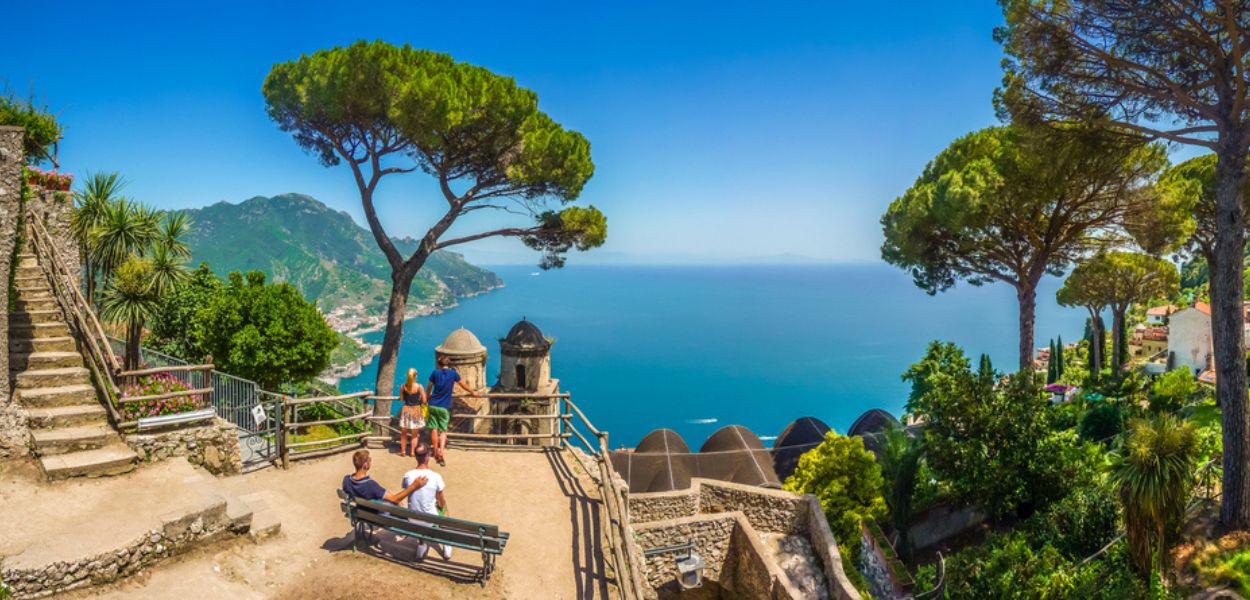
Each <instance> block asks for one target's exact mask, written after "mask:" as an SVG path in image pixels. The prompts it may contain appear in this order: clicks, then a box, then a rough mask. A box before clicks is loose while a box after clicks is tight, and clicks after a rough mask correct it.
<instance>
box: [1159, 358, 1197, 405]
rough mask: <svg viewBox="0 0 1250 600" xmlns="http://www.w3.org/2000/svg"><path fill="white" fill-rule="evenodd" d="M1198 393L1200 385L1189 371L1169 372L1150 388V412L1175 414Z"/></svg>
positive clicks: (1177, 370)
mask: <svg viewBox="0 0 1250 600" xmlns="http://www.w3.org/2000/svg"><path fill="white" fill-rule="evenodd" d="M1197 391H1198V383H1197V382H1195V381H1194V376H1193V374H1192V373H1190V372H1189V369H1176V370H1174V371H1168V372H1167V373H1164V374H1163V375H1160V376H1159V377H1158V378H1157V379H1155V382H1154V385H1152V386H1151V387H1150V410H1151V411H1154V412H1175V411H1177V410H1180V408H1181V407H1183V406H1185V404H1187V403H1188V402H1189V401H1190V399H1191V398H1192V397H1193V396H1194V394H1195V393H1196V392H1197Z"/></svg>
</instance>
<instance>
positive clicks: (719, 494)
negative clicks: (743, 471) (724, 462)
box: [699, 481, 808, 535]
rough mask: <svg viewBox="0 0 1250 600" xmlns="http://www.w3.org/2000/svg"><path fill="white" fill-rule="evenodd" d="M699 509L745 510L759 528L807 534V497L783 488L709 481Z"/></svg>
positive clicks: (700, 497)
mask: <svg viewBox="0 0 1250 600" xmlns="http://www.w3.org/2000/svg"><path fill="white" fill-rule="evenodd" d="M699 492H700V493H699V511H700V512H703V513H718V512H730V511H735V510H736V511H741V512H742V514H744V515H746V517H747V520H748V521H750V522H751V526H752V527H754V528H756V529H757V530H759V531H768V532H772V533H784V534H786V535H805V534H806V533H807V526H808V522H807V519H805V518H804V513H805V512H806V511H807V509H808V506H807V504H808V503H807V500H806V499H805V497H804V496H802V495H800V494H794V493H791V492H786V491H782V490H770V489H765V488H761V487H754V486H748V485H742V484H739V483H729V482H724V481H717V482H707V483H704V484H703V485H701V486H699Z"/></svg>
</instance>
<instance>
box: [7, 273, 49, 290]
mask: <svg viewBox="0 0 1250 600" xmlns="http://www.w3.org/2000/svg"><path fill="white" fill-rule="evenodd" d="M13 286H14V287H16V288H17V289H18V290H24V289H31V288H38V287H40V286H43V287H47V286H48V280H47V278H45V277H44V276H43V275H42V274H40V275H18V276H15V277H14V278H13Z"/></svg>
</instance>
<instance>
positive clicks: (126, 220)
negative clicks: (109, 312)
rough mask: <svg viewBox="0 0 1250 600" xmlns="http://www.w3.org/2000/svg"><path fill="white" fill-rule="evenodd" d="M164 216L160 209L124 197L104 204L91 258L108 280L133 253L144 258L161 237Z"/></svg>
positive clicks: (92, 245) (96, 228)
mask: <svg viewBox="0 0 1250 600" xmlns="http://www.w3.org/2000/svg"><path fill="white" fill-rule="evenodd" d="M162 216H163V213H162V212H161V211H159V210H156V209H154V208H151V207H149V206H147V205H144V204H141V203H138V202H133V201H131V200H127V199H125V198H119V199H117V200H116V201H114V202H109V203H108V204H106V205H105V210H104V213H103V215H102V218H101V220H100V223H99V224H98V225H97V226H96V227H95V229H94V230H93V231H92V233H91V247H92V250H93V252H92V254H93V256H92V258H93V260H95V261H96V264H97V265H99V268H100V270H101V273H102V274H103V276H104V278H105V279H107V278H109V277H110V276H111V275H112V273H113V271H114V270H115V269H117V268H118V267H119V266H120V265H121V264H122V263H123V262H125V261H126V260H127V259H128V258H129V257H130V256H131V255H136V256H139V257H143V256H145V255H146V254H147V253H148V252H149V251H150V249H151V247H152V245H153V243H154V242H156V241H157V240H158V239H159V237H160V221H161V217H162Z"/></svg>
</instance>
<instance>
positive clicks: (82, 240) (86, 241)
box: [70, 172, 126, 302]
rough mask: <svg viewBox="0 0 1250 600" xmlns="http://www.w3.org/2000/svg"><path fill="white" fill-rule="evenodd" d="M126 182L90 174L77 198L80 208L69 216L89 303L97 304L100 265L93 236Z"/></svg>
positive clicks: (114, 176) (113, 175)
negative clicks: (95, 252) (96, 290)
mask: <svg viewBox="0 0 1250 600" xmlns="http://www.w3.org/2000/svg"><path fill="white" fill-rule="evenodd" d="M124 187H126V181H125V180H124V179H122V176H121V174H120V173H117V172H113V173H90V174H88V175H87V178H86V180H85V181H84V183H83V187H82V189H81V190H80V191H79V192H78V194H77V196H76V198H77V202H78V205H77V206H76V207H75V210H74V214H73V215H71V216H70V231H71V232H72V233H73V235H74V239H75V240H77V241H78V248H79V255H80V257H81V260H82V266H83V271H84V274H85V275H86V277H85V279H86V286H87V300H88V301H89V302H94V300H95V289H96V282H97V281H98V276H99V275H100V273H99V271H100V266H99V264H98V262H97V260H96V258H95V256H94V251H93V248H92V245H91V240H92V233H93V232H95V230H96V229H97V228H98V227H100V225H102V224H103V222H104V215H105V213H106V211H107V210H108V207H109V205H110V204H112V203H114V202H117V201H118V200H120V199H121V190H122V188H124Z"/></svg>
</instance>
